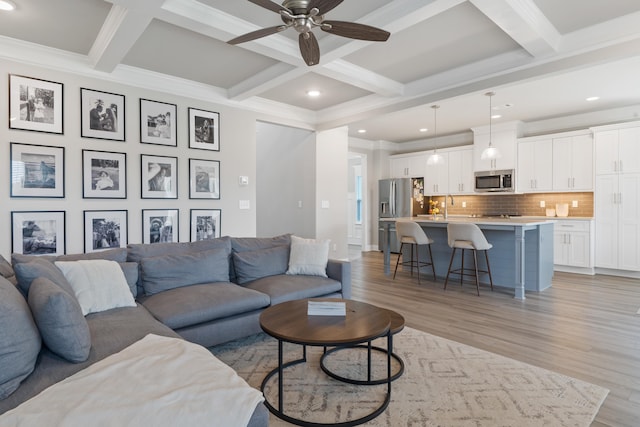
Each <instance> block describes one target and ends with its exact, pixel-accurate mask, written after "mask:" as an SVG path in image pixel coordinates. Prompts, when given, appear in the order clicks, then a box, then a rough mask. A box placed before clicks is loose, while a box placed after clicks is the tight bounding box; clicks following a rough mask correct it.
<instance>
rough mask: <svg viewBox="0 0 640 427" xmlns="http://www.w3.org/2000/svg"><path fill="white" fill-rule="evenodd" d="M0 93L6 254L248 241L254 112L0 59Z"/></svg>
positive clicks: (1, 221) (1, 244)
mask: <svg viewBox="0 0 640 427" xmlns="http://www.w3.org/2000/svg"><path fill="white" fill-rule="evenodd" d="M0 85H2V87H5V88H7V89H8V90H7V91H6V92H4V96H5V97H6V101H5V102H4V103H0V117H2V120H0V129H2V132H0V135H2V139H3V141H2V142H0V143H1V144H2V145H3V148H2V149H0V164H1V165H4V166H3V167H2V168H1V170H5V171H6V172H5V173H7V174H8V175H9V178H10V179H9V180H8V181H5V184H3V185H0V236H2V239H0V254H2V255H3V256H4V257H5V258H9V257H10V255H11V253H12V252H18V253H28V254H37V255H40V254H47V253H80V252H92V251H99V250H103V249H107V248H110V247H117V246H126V244H127V243H142V242H145V243H146V242H160V241H182V242H186V241H194V240H202V239H209V238H214V237H219V236H223V235H236V236H252V235H255V224H256V217H255V209H253V207H254V206H255V200H256V194H255V171H256V154H255V153H256V147H255V138H256V135H255V123H256V115H255V114H254V113H252V112H248V111H244V110H239V109H234V108H230V107H228V106H225V105H222V104H216V102H215V97H216V96H217V95H216V93H215V92H214V91H211V92H210V97H208V96H204V95H206V94H207V93H208V91H207V90H206V89H205V88H203V94H202V95H203V96H199V97H194V98H190V97H184V96H177V95H175V94H172V93H165V92H160V91H155V90H149V89H144V88H142V87H138V86H133V85H127V84H121V83H118V82H114V81H110V80H102V79H98V78H90V77H87V76H81V75H75V74H71V73H65V72H60V71H56V70H48V69H44V68H38V67H32V66H29V65H26V64H21V63H14V62H11V61H5V60H0ZM2 95H3V93H2V92H0V96H2ZM203 98H204V99H203ZM207 98H210V100H208V99H207ZM3 110H4V111H3ZM247 205H248V206H249V209H246V207H247ZM241 207H242V208H241Z"/></svg>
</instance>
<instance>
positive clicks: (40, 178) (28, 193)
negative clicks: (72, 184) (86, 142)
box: [10, 142, 64, 198]
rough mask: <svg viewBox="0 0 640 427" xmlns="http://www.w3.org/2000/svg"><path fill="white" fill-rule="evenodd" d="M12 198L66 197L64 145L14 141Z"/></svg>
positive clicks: (12, 148)
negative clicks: (54, 145)
mask: <svg viewBox="0 0 640 427" xmlns="http://www.w3.org/2000/svg"><path fill="white" fill-rule="evenodd" d="M10 151H11V154H10V157H11V197H59V198H62V197H64V147H50V146H46V145H31V144H21V143H18V142H12V143H11V148H10Z"/></svg>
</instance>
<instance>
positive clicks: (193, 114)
mask: <svg viewBox="0 0 640 427" xmlns="http://www.w3.org/2000/svg"><path fill="white" fill-rule="evenodd" d="M189 148H197V149H199V150H211V151H220V114H219V113H214V112H213V111H206V110H198V109H197V108H191V107H190V108H189Z"/></svg>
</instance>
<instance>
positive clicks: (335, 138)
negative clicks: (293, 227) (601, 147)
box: [316, 127, 349, 259]
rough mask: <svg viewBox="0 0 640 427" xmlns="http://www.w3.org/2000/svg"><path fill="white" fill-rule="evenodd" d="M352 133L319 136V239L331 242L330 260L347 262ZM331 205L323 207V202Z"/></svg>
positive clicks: (341, 130) (331, 132)
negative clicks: (348, 179) (349, 156)
mask: <svg viewBox="0 0 640 427" xmlns="http://www.w3.org/2000/svg"><path fill="white" fill-rule="evenodd" d="M348 149H349V129H348V128H347V127H341V128H336V129H332V130H328V131H323V132H318V134H317V135H316V190H317V194H316V203H317V205H316V214H317V219H316V237H318V238H325V239H327V238H328V239H331V251H330V256H331V258H336V259H347V258H348V255H349V253H348V252H349V251H348V239H347V234H348V229H347V172H348V169H347V168H348V164H347V157H348ZM323 201H324V202H328V207H326V206H325V207H323V203H322V202H323Z"/></svg>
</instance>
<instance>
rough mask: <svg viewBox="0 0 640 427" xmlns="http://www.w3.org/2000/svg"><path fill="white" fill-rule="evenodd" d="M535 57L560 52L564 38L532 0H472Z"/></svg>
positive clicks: (471, 0)
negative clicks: (559, 48) (559, 47)
mask: <svg viewBox="0 0 640 427" xmlns="http://www.w3.org/2000/svg"><path fill="white" fill-rule="evenodd" d="M469 1H470V2H471V3H472V4H473V5H474V6H475V7H476V8H478V9H479V10H480V11H481V12H482V13H483V14H485V15H486V16H487V17H488V18H489V19H491V20H492V21H493V22H494V23H495V24H496V25H497V26H498V27H500V28H501V29H502V31H504V32H505V33H506V34H507V35H508V36H509V37H511V38H512V39H513V40H514V41H515V42H516V43H518V44H519V45H520V46H522V47H523V48H524V49H525V50H526V51H527V52H529V53H530V54H531V55H532V56H533V57H535V58H537V57H544V56H548V55H553V54H554V53H556V52H557V50H558V46H559V44H560V41H561V38H562V37H561V35H560V33H559V32H558V31H557V30H556V28H555V27H554V26H553V25H552V24H551V22H550V21H549V20H548V19H547V17H546V16H544V14H543V13H542V11H540V9H539V8H538V7H537V6H536V5H535V4H534V3H533V1H532V0H469Z"/></svg>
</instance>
